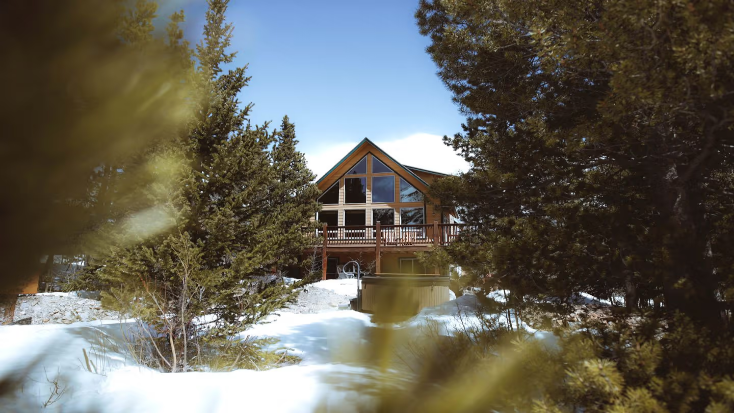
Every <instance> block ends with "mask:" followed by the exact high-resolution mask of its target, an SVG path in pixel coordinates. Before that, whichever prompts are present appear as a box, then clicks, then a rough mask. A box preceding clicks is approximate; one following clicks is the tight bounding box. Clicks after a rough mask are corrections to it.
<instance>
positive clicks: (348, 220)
mask: <svg viewBox="0 0 734 413" xmlns="http://www.w3.org/2000/svg"><path fill="white" fill-rule="evenodd" d="M364 223H365V211H364V210H361V211H344V225H364Z"/></svg>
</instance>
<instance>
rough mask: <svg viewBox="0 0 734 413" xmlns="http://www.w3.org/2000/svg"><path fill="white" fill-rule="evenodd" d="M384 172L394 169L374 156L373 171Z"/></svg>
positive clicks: (374, 172) (375, 172) (376, 172)
mask: <svg viewBox="0 0 734 413" xmlns="http://www.w3.org/2000/svg"><path fill="white" fill-rule="evenodd" d="M382 172H392V169H390V168H388V167H387V166H385V164H384V163H382V162H381V161H380V160H379V159H377V158H375V157H374V156H373V157H372V173H373V174H379V173H382Z"/></svg>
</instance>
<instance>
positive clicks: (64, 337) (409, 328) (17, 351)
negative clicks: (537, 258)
mask: <svg viewBox="0 0 734 413" xmlns="http://www.w3.org/2000/svg"><path fill="white" fill-rule="evenodd" d="M311 287H316V288H320V289H326V290H330V291H332V292H334V293H337V294H341V295H343V296H345V297H354V296H356V292H357V281H356V280H353V279H349V280H326V281H320V282H317V283H314V284H312V285H310V286H307V287H306V288H311ZM492 297H493V298H497V299H504V294H503V293H502V292H495V293H493V295H492ZM478 304H479V303H478V300H477V297H476V296H473V295H463V296H461V297H458V298H457V299H455V300H452V301H449V302H446V303H444V304H441V305H439V306H436V307H431V308H425V309H423V310H422V311H421V312H420V313H419V314H418V315H417V316H415V317H413V318H412V319H410V320H408V321H405V322H403V323H400V324H397V325H395V327H396V328H397V329H398V330H400V331H403V332H406V333H415V332H418V331H419V329H420V327H421V326H423V325H425V324H427V323H429V320H433V321H435V322H437V323H439V325H440V326H441V331H442V334H446V335H448V334H452V333H453V332H456V331H459V330H461V329H463V328H467V327H471V326H477V327H478V326H479V325H480V324H481V319H480V318H479V317H498V319H499V320H500V321H501V322H506V320H504V318H505V317H506V313H502V314H491V315H490V314H478V313H477V311H476V310H477V308H478V307H479V305H478ZM510 316H511V317H513V318H514V314H510ZM502 320H504V321H502ZM513 323H514V319H513ZM521 326H522V328H524V329H526V331H528V332H529V333H530V334H532V335H534V336H535V337H536V338H537V339H539V340H543V341H548V342H552V341H553V340H554V339H555V337H554V336H553V335H552V334H551V333H549V332H544V331H536V330H533V329H532V328H530V327H529V326H527V325H525V324H524V323H521ZM376 327H377V325H375V324H374V323H372V318H371V316H370V315H367V314H364V313H359V312H355V311H350V310H341V311H340V310H332V311H323V312H318V313H294V312H288V311H279V312H276V313H274V314H271V315H270V316H268V317H267V318H266V319H265V321H264V322H262V323H260V324H257V325H255V326H253V327H251V328H250V329H249V330H247V331H246V332H244V333H242V334H241V337H242V338H244V337H248V336H249V337H260V338H265V337H274V338H277V339H279V342H278V343H275V344H272V345H271V347H270V349H271V350H275V351H287V352H288V353H289V354H295V355H297V356H299V357H301V359H302V361H301V363H299V364H298V365H293V366H287V367H281V368H276V369H272V370H267V371H254V370H237V371H233V372H222V373H213V372H207V373H204V372H201V373H183V374H167V373H161V372H158V371H155V370H152V369H149V368H147V367H143V366H141V365H138V364H136V362H134V361H133V360H131V359H130V358H128V357H126V356H125V354H126V351H125V348H126V347H125V340H124V333H125V332H126V329H129V328H134V323H131V322H129V321H128V322H120V321H118V320H106V321H94V322H80V323H74V324H68V325H62V324H55V325H24V326H2V327H0V375H3V374H9V373H16V374H17V375H18V376H20V377H24V382H23V389H22V393H19V394H18V397H16V398H14V399H12V400H3V401H2V403H3V409H6V408H7V409H8V410H11V411H37V410H40V409H41V408H42V407H43V406H42V404H43V403H44V402H45V401H47V400H48V398H49V395H50V393H51V391H50V389H51V387H52V384H51V382H52V381H54V380H55V379H56V378H57V377H58V380H59V383H61V384H62V386H64V388H66V389H67V391H66V393H64V394H62V395H61V397H60V398H59V400H58V401H57V402H55V403H53V404H51V405H50V406H48V408H47V409H48V410H50V411H54V410H56V411H93V410H101V411H106V412H127V411H140V412H181V411H187V412H189V411H192V412H195V411H206V412H227V411H242V410H250V411H268V412H310V411H314V410H333V411H344V408H346V407H351V408H353V409H354V410H355V411H356V410H357V409H358V407H359V405H360V404H362V403H369V401H370V400H371V399H369V397H371V396H365V395H361V394H360V393H359V392H357V391H355V389H358V388H359V387H360V386H361V384H360V383H365V382H366V381H368V380H379V375H377V374H376V373H375V371H374V370H372V369H371V368H369V367H365V366H366V364H365V363H364V361H365V359H366V357H367V356H368V354H369V353H370V350H371V349H370V342H369V339H370V336H371V334H372V332H373V331H372V329H374V328H376ZM102 344H104V346H102ZM102 348H104V349H105V350H104V351H103V350H100V349H102ZM82 349H84V350H86V352H87V353H88V354H89V356H90V359H92V361H93V362H94V363H95V366H96V369H97V373H99V374H95V373H93V372H90V371H88V370H87V368H86V366H85V362H84V355H83V352H82ZM26 369H27V370H28V371H27V372H26ZM345 384H347V385H345ZM184 395H185V397H183V396H184ZM325 406H326V407H325ZM329 406H332V408H330V407H329Z"/></svg>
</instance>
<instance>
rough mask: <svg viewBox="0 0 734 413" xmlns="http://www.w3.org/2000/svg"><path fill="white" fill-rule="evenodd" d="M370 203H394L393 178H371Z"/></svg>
mask: <svg viewBox="0 0 734 413" xmlns="http://www.w3.org/2000/svg"><path fill="white" fill-rule="evenodd" d="M372 202H395V177H394V176H373V177H372Z"/></svg>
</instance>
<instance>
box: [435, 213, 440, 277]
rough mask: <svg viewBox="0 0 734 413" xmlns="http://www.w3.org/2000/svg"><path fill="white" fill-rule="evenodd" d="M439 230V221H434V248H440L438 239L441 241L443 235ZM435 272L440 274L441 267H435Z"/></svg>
mask: <svg viewBox="0 0 734 413" xmlns="http://www.w3.org/2000/svg"><path fill="white" fill-rule="evenodd" d="M438 231H439V228H438V221H433V248H438V241H439V238H440V237H441V234H440V233H439V232H438ZM433 272H434V273H436V274H439V275H440V274H441V269H440V268H438V267H435V268H434V269H433Z"/></svg>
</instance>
